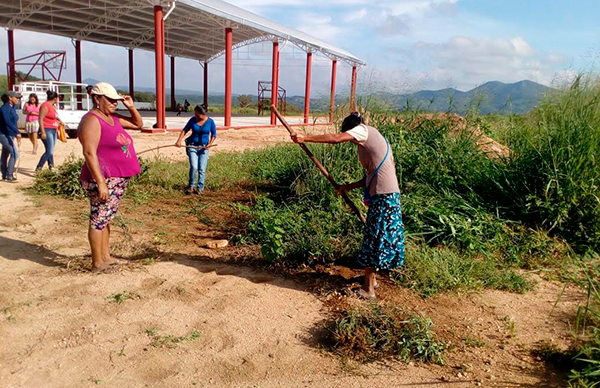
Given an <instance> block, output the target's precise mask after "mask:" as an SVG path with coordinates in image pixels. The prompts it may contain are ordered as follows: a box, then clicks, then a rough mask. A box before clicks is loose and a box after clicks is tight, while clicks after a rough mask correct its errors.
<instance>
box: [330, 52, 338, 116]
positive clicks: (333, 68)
mask: <svg viewBox="0 0 600 388" xmlns="http://www.w3.org/2000/svg"><path fill="white" fill-rule="evenodd" d="M336 73H337V61H336V60H334V61H333V62H332V63H331V97H330V100H331V105H330V107H329V122H330V123H333V119H334V117H335V78H336V75H337V74H336Z"/></svg>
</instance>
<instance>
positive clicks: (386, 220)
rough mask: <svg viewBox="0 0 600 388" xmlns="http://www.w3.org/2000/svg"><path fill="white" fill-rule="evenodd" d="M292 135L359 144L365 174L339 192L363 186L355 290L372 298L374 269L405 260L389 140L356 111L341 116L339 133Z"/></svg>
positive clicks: (302, 140)
mask: <svg viewBox="0 0 600 388" xmlns="http://www.w3.org/2000/svg"><path fill="white" fill-rule="evenodd" d="M291 137H292V140H293V141H294V142H296V143H306V142H310V143H330V144H337V143H344V142H352V143H354V144H356V145H357V146H358V159H359V161H360V164H362V166H363V167H364V169H365V170H366V175H365V177H364V178H363V179H361V180H359V181H357V182H354V183H351V184H348V185H341V186H340V188H339V190H338V192H339V193H341V192H346V191H350V190H353V189H357V188H360V187H362V188H364V200H365V204H366V205H367V206H369V211H368V212H367V222H366V224H365V228H364V237H363V242H362V246H361V248H360V251H359V253H358V258H357V261H358V263H359V264H360V265H361V266H362V267H364V268H365V282H364V284H363V286H362V288H361V289H360V290H358V291H357V293H356V294H357V296H359V297H361V298H365V299H375V288H376V287H377V280H376V278H375V273H376V271H378V270H380V269H385V270H391V269H396V268H398V267H400V266H402V265H403V264H404V228H403V225H402V208H401V205H400V189H399V185H398V178H397V176H396V166H395V163H394V155H393V154H392V150H391V149H390V144H389V143H388V141H387V140H386V139H385V138H384V137H383V136H382V135H381V133H379V131H378V130H377V129H375V128H373V127H369V126H367V125H365V124H363V121H362V118H361V116H360V114H359V113H358V112H353V113H351V114H350V115H349V116H348V117H346V118H345V119H344V121H343V122H342V132H341V133H336V134H329V135H303V134H300V133H295V134H292V136H291Z"/></svg>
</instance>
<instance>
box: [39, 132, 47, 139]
mask: <svg viewBox="0 0 600 388" xmlns="http://www.w3.org/2000/svg"><path fill="white" fill-rule="evenodd" d="M40 139H42V140H46V131H42V134H41V135H40Z"/></svg>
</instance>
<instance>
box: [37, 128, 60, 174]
mask: <svg viewBox="0 0 600 388" xmlns="http://www.w3.org/2000/svg"><path fill="white" fill-rule="evenodd" d="M42 143H44V147H45V148H46V152H44V154H43V155H42V157H41V158H40V161H39V162H38V165H37V167H36V169H38V168H42V167H44V164H46V162H48V167H54V145H55V144H56V129H55V128H46V140H42Z"/></svg>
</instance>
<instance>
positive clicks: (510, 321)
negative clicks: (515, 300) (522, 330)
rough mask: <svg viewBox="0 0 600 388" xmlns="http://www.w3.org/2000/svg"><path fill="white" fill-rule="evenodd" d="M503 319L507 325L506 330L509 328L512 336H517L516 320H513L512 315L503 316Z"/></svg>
mask: <svg viewBox="0 0 600 388" xmlns="http://www.w3.org/2000/svg"><path fill="white" fill-rule="evenodd" d="M502 321H504V324H505V325H506V330H508V332H509V333H510V336H511V337H514V336H515V321H513V319H512V318H511V317H509V316H508V315H507V316H505V317H504V318H502Z"/></svg>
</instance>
